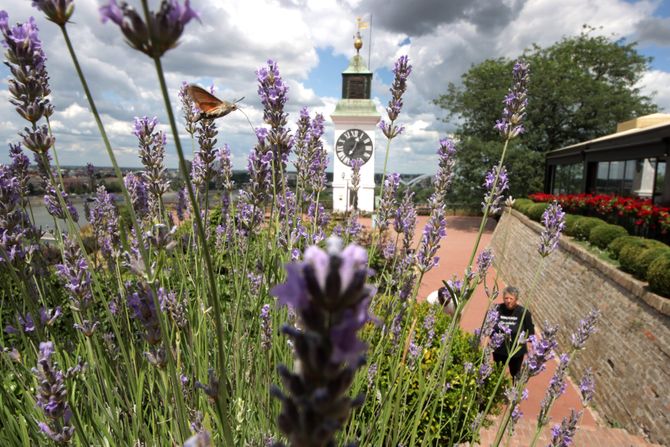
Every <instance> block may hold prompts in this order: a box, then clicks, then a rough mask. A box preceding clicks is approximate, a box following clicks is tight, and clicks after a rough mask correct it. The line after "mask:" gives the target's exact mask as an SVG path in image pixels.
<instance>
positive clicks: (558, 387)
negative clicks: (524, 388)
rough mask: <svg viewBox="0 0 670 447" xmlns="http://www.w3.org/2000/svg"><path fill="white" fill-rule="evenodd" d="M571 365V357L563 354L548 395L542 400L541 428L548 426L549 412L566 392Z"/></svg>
mask: <svg viewBox="0 0 670 447" xmlns="http://www.w3.org/2000/svg"><path fill="white" fill-rule="evenodd" d="M569 364H570V356H569V355H568V354H561V357H560V360H559V362H558V367H557V368H556V371H555V372H554V375H553V376H552V377H551V380H550V381H549V387H548V388H547V393H546V394H545V396H544V399H542V403H541V404H540V413H539V414H538V416H537V423H538V424H539V425H540V426H543V425H546V424H547V423H548V422H549V410H551V406H552V405H553V403H554V401H555V400H556V399H558V397H559V396H560V395H561V394H563V392H564V391H565V387H566V382H565V375H566V374H567V372H568V365H569Z"/></svg>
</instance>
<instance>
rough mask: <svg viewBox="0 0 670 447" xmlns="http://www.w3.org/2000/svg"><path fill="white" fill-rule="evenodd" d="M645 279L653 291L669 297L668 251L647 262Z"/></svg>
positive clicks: (669, 257) (669, 260)
mask: <svg viewBox="0 0 670 447" xmlns="http://www.w3.org/2000/svg"><path fill="white" fill-rule="evenodd" d="M647 280H648V281H649V288H650V289H651V290H652V291H653V292H655V293H658V294H659V295H663V296H666V297H670V253H665V254H663V255H662V256H659V257H658V258H656V259H655V260H654V261H653V262H652V263H651V264H649V269H648V270H647Z"/></svg>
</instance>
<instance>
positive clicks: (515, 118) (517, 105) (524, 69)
mask: <svg viewBox="0 0 670 447" xmlns="http://www.w3.org/2000/svg"><path fill="white" fill-rule="evenodd" d="M528 72H529V68H528V63H527V62H525V61H523V60H518V61H516V62H515V63H514V69H513V70H512V86H511V88H510V89H509V90H508V92H507V96H505V99H504V100H503V103H504V104H505V107H504V109H503V113H502V117H501V119H500V120H498V121H496V125H495V126H494V127H495V129H496V130H497V131H498V132H499V133H500V135H502V136H503V138H506V139H508V140H509V139H512V138H514V137H516V136H518V135H520V134H521V133H523V132H524V128H523V119H524V118H525V116H526V107H527V106H528V97H527V93H528Z"/></svg>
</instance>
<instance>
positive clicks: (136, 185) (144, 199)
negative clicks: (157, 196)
mask: <svg viewBox="0 0 670 447" xmlns="http://www.w3.org/2000/svg"><path fill="white" fill-rule="evenodd" d="M123 183H124V184H125V185H126V189H127V190H128V195H130V201H131V202H132V204H133V209H134V210H135V213H136V214H137V216H138V217H139V218H140V219H142V218H144V217H146V216H147V215H148V214H149V198H148V195H147V185H146V183H145V182H144V179H143V178H142V177H140V176H138V175H135V174H133V173H132V172H130V173H128V174H126V176H125V177H124V178H123Z"/></svg>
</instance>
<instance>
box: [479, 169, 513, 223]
mask: <svg viewBox="0 0 670 447" xmlns="http://www.w3.org/2000/svg"><path fill="white" fill-rule="evenodd" d="M484 188H485V189H486V194H485V195H484V201H483V202H482V211H483V212H486V209H487V207H488V210H489V215H491V216H493V215H495V214H498V213H499V212H500V210H501V209H502V203H503V202H504V198H505V196H504V192H505V191H506V190H507V189H508V188H509V177H508V176H507V169H506V168H505V167H504V166H503V167H502V168H501V169H500V172H498V166H494V167H493V168H492V169H491V170H490V171H489V172H487V173H486V179H485V180H484Z"/></svg>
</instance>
